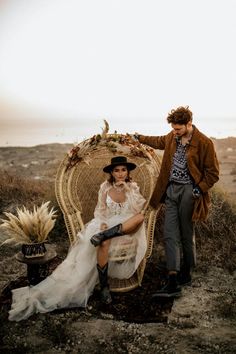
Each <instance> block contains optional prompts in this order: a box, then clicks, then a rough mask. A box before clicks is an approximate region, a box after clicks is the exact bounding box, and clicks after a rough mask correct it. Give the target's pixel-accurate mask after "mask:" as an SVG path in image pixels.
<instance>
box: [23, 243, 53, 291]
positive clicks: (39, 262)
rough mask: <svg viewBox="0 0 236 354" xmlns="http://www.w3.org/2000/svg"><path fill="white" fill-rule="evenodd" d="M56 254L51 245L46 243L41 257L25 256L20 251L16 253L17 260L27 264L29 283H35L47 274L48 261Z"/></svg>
mask: <svg viewBox="0 0 236 354" xmlns="http://www.w3.org/2000/svg"><path fill="white" fill-rule="evenodd" d="M56 256H57V253H56V251H55V250H54V249H53V247H52V246H50V245H47V252H46V253H45V255H44V256H43V257H37V258H25V257H24V255H23V253H22V252H18V253H17V254H16V259H17V261H18V262H21V263H25V264H26V265H27V278H28V281H29V284H30V285H36V284H38V283H40V282H41V281H42V280H44V279H45V278H46V277H47V276H48V274H49V265H50V262H51V261H52V260H53V259H54V258H55V257H56Z"/></svg>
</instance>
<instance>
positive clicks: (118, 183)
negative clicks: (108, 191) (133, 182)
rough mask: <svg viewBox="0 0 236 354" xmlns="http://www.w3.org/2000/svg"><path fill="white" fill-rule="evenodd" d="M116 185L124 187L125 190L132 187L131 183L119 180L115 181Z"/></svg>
mask: <svg viewBox="0 0 236 354" xmlns="http://www.w3.org/2000/svg"><path fill="white" fill-rule="evenodd" d="M114 185H115V187H117V188H120V189H124V190H125V191H128V190H129V189H130V187H129V183H126V182H125V181H117V182H115V183H114Z"/></svg>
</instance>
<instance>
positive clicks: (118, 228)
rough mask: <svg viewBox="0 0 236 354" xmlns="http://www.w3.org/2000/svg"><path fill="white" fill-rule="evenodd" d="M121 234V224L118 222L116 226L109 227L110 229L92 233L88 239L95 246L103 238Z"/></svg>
mask: <svg viewBox="0 0 236 354" xmlns="http://www.w3.org/2000/svg"><path fill="white" fill-rule="evenodd" d="M122 235H124V233H123V232H122V224H118V225H116V226H113V227H111V228H110V229H107V230H104V231H100V232H99V233H97V234H95V235H93V236H92V237H91V239H90V242H91V243H92V244H93V245H94V246H95V247H97V246H98V245H100V244H101V243H102V242H103V241H105V240H108V239H110V238H113V237H117V236H122Z"/></svg>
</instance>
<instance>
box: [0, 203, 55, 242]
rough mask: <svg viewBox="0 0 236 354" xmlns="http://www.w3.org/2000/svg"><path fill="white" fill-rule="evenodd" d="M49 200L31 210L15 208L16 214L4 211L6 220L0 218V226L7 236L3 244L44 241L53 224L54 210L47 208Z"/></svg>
mask: <svg viewBox="0 0 236 354" xmlns="http://www.w3.org/2000/svg"><path fill="white" fill-rule="evenodd" d="M49 203H50V202H46V203H43V204H42V205H41V206H39V207H34V209H33V211H29V210H27V209H26V208H25V207H24V206H23V208H22V209H19V208H17V216H15V215H13V214H12V213H7V212H5V213H4V214H5V215H6V217H7V218H8V220H4V219H1V221H2V224H1V225H0V228H1V229H3V230H5V232H6V234H7V235H8V236H9V238H8V239H7V240H5V241H4V242H3V243H2V245H3V244H7V243H8V244H9V243H14V244H34V243H41V242H45V241H46V239H47V237H48V234H49V232H50V231H51V230H52V229H53V227H54V225H55V221H56V220H55V219H56V215H55V210H54V208H51V210H49V209H48V205H49Z"/></svg>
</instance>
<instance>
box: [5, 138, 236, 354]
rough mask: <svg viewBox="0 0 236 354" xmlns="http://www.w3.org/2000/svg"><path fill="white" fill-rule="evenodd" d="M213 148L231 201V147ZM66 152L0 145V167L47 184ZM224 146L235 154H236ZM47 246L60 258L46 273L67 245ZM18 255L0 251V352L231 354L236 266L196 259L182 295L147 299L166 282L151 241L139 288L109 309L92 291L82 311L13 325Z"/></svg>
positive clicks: (119, 296)
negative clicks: (190, 280)
mask: <svg viewBox="0 0 236 354" xmlns="http://www.w3.org/2000/svg"><path fill="white" fill-rule="evenodd" d="M235 140H236V139H235ZM234 143H235V141H234ZM219 145H220V147H219V146H218V149H219V151H220V156H221V157H220V159H221V158H222V162H221V167H222V166H223V167H224V166H226V167H227V168H225V170H224V171H223V170H222V169H221V176H222V181H221V186H224V185H226V186H228V188H229V189H228V192H229V194H230V195H231V196H232V197H233V198H234V195H235V194H234V193H235V182H234V167H235V163H234V156H235V151H236V147H234V146H233V147H232V146H228V145H227V143H225V145H224V146H225V147H222V144H221V143H219ZM69 147H70V145H58V144H53V145H49V146H44V145H42V146H38V147H34V148H32V149H31V148H0V166H1V168H2V169H5V170H7V171H9V172H13V173H15V174H20V175H21V176H31V178H34V179H42V180H45V181H52V180H53V178H54V176H55V166H57V165H58V163H59V162H60V161H61V159H62V157H63V156H64V154H65V152H66V151H67V150H68V149H69ZM228 148H230V149H235V150H233V152H234V153H232V151H231V150H229V151H228V150H227V149H228ZM220 149H221V150H220ZM224 153H230V154H228V155H227V156H229V155H230V156H231V155H232V156H231V157H227V159H228V160H227V163H226V160H225V159H224V158H223V156H224ZM231 153H232V154H231ZM220 161H221V160H220ZM229 161H231V162H229ZM226 171H228V172H227V173H226ZM232 171H233V173H232ZM224 173H225V175H226V176H227V178H228V180H226V182H224V180H223V176H224ZM229 181H230V182H229ZM157 231H158V230H157ZM52 245H53V246H54V247H55V249H56V251H57V254H58V257H57V258H56V259H55V260H54V261H53V262H52V264H51V268H50V271H52V270H53V269H54V268H55V267H56V266H57V264H59V263H60V262H61V261H62V260H63V258H64V257H65V256H66V253H67V249H68V247H69V242H68V239H67V237H66V236H65V235H64V236H63V237H61V238H60V240H56V241H55V240H53V241H52ZM197 247H198V244H197ZM17 250H18V249H17V248H13V247H11V248H10V247H4V248H0V290H1V298H0V300H1V306H0V308H1V313H0V321H1V327H0V352H1V353H3V354H8V353H9V354H10V353H42V354H54V353H89V354H90V353H91V354H93V353H104V354H105V353H130V354H131V353H151V354H152V353H173V354H174V353H178V354H185V353H186V354H187V353H189V354H191V353H204V354H205V353H219V354H221V353H232V354H233V353H236V269H234V270H232V271H231V272H228V271H227V270H226V269H225V268H224V267H219V266H218V265H217V263H216V264H214V265H212V264H210V263H209V264H210V265H208V263H207V264H202V263H201V262H200V263H199V264H198V265H197V267H196V269H195V272H194V274H193V284H192V286H191V287H186V288H184V289H183V291H182V296H181V297H180V298H178V299H175V300H174V301H173V300H166V301H163V300H162V301H158V302H157V301H153V300H152V294H153V293H154V292H155V291H156V290H157V289H158V288H160V286H161V284H162V282H163V281H164V279H165V271H164V269H163V268H162V263H161V261H162V258H161V256H160V255H161V254H162V253H163V249H162V246H161V244H160V243H159V242H158V240H155V243H154V250H153V254H152V256H151V257H150V259H149V261H148V264H147V267H146V271H145V275H144V279H143V283H142V287H140V288H137V289H135V290H133V291H131V292H128V293H114V294H113V303H112V304H111V305H109V306H104V305H103V306H101V304H99V300H98V290H97V289H95V292H94V294H93V296H92V297H91V298H90V300H89V303H88V306H87V308H86V309H70V310H68V309H65V310H60V311H54V312H53V313H48V314H36V315H34V316H32V317H31V318H29V319H28V320H26V321H22V322H19V323H15V322H9V321H8V320H7V315H8V310H9V307H10V302H11V293H10V290H11V288H15V287H18V286H23V285H26V284H27V280H26V268H25V265H24V264H20V263H19V262H17V260H16V258H15V254H16V252H17Z"/></svg>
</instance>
